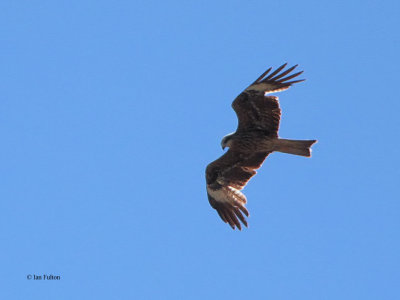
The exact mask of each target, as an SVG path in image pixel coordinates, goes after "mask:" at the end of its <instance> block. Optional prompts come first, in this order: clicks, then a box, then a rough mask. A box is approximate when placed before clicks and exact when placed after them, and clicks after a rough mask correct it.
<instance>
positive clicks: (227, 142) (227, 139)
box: [221, 133, 234, 150]
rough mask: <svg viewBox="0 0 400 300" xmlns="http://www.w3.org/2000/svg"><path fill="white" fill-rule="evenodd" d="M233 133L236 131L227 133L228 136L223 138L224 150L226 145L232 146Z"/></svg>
mask: <svg viewBox="0 0 400 300" xmlns="http://www.w3.org/2000/svg"><path fill="white" fill-rule="evenodd" d="M233 135H234V133H230V134H228V135H226V136H224V137H223V138H222V141H221V147H222V150H224V149H225V147H230V146H231V142H232V136H233Z"/></svg>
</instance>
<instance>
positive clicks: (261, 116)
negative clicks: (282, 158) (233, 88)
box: [232, 64, 304, 137]
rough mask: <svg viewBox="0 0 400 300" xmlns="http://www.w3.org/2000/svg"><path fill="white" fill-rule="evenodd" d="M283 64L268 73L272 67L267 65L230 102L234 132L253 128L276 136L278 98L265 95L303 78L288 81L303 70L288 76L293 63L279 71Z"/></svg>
mask: <svg viewBox="0 0 400 300" xmlns="http://www.w3.org/2000/svg"><path fill="white" fill-rule="evenodd" d="M286 65H287V64H283V65H282V66H280V67H279V68H278V69H276V70H275V71H273V72H272V73H271V74H269V72H270V71H271V69H272V68H269V69H268V70H267V71H265V72H264V73H263V74H261V76H260V77H258V78H257V79H256V81H254V82H253V83H252V84H251V85H250V86H249V87H248V88H247V89H245V90H244V91H243V92H242V93H241V94H240V95H239V96H237V97H236V99H235V100H234V101H233V103H232V108H233V109H234V111H235V112H236V115H237V117H238V128H237V130H236V132H245V131H254V130H257V131H262V132H263V133H264V135H265V136H270V137H277V136H278V130H279V121H280V118H281V109H280V107H279V102H278V97H275V96H265V94H268V93H273V92H280V91H284V90H287V89H288V88H289V87H290V86H291V85H292V84H294V83H296V82H301V81H304V79H301V80H293V81H288V80H290V79H292V78H294V77H297V76H299V75H300V74H301V73H303V72H302V71H301V72H297V73H294V74H292V75H289V73H290V72H292V71H293V70H294V69H295V68H296V67H297V65H295V66H293V67H291V68H289V69H287V70H285V71H283V72H281V71H282V70H283V69H284V68H285V67H286ZM279 72H281V73H279ZM268 74H269V75H268ZM267 75H268V76H267ZM286 75H288V76H286Z"/></svg>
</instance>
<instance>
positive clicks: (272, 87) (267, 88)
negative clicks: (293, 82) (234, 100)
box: [245, 82, 289, 95]
mask: <svg viewBox="0 0 400 300" xmlns="http://www.w3.org/2000/svg"><path fill="white" fill-rule="evenodd" d="M288 88H289V86H286V87H281V88H277V86H276V84H269V83H265V82H262V83H256V84H252V85H251V86H249V87H248V88H247V89H245V91H256V92H262V93H264V94H265V95H266V94H269V93H276V92H282V91H285V90H287V89H288Z"/></svg>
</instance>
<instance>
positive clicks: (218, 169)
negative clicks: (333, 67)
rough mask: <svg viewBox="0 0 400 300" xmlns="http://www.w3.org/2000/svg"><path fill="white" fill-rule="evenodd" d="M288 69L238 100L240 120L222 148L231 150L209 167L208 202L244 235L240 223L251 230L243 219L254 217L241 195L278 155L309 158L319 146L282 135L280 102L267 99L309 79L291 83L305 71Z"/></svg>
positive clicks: (261, 81)
mask: <svg viewBox="0 0 400 300" xmlns="http://www.w3.org/2000/svg"><path fill="white" fill-rule="evenodd" d="M286 65H287V64H284V65H282V66H280V67H279V68H278V69H276V70H275V71H273V72H272V73H270V74H269V72H270V71H271V69H272V68H269V69H268V70H267V71H265V72H264V73H263V74H262V75H261V76H260V77H258V78H257V80H256V81H254V82H253V83H252V84H251V85H250V86H249V87H248V88H246V89H245V90H244V91H243V92H242V93H241V94H240V95H239V96H237V97H236V99H235V100H234V101H233V103H232V108H233V109H234V111H235V112H236V115H237V117H238V127H237V129H236V132H234V133H231V134H228V135H226V136H225V137H224V138H223V139H222V141H221V146H222V149H225V147H229V150H228V151H227V152H226V153H225V154H224V155H222V156H221V157H220V158H218V159H217V160H215V161H213V162H212V163H210V164H209V165H208V166H207V168H206V182H207V196H208V200H209V202H210V204H211V206H212V207H213V208H214V209H216V210H217V212H218V214H219V216H220V217H221V219H222V220H223V221H224V222H225V223H228V224H229V225H230V226H231V227H232V229H235V227H237V228H238V229H239V230H241V229H242V226H241V223H240V221H241V222H242V223H243V224H244V225H245V226H246V227H247V221H246V219H245V217H244V216H243V214H244V215H246V216H247V217H248V216H249V212H248V211H247V209H246V207H245V204H246V202H247V200H246V196H245V195H244V194H243V193H242V192H241V190H242V189H243V188H244V187H245V185H246V184H247V182H248V181H249V180H250V178H251V177H253V176H254V175H255V174H256V171H255V170H256V169H258V168H260V167H261V165H262V163H263V162H264V160H265V158H266V157H267V156H268V155H269V154H270V153H272V152H274V151H278V152H283V153H289V154H295V155H301V156H306V157H310V156H311V149H310V147H311V145H312V144H314V143H315V142H316V140H288V139H281V138H279V136H278V129H279V121H280V117H281V110H280V108H279V102H278V97H276V96H266V94H269V93H274V92H281V91H284V90H287V89H288V88H289V87H290V86H291V85H293V84H294V83H297V82H301V81H304V80H305V79H301V80H293V81H289V80H290V79H293V78H295V77H297V76H298V75H300V74H301V73H303V72H297V73H295V74H290V73H291V72H292V71H293V70H294V69H295V68H296V67H297V65H295V66H293V67H291V68H289V69H287V70H285V71H283V70H284V68H285V67H286ZM281 71H282V72H281ZM239 220H240V221H239Z"/></svg>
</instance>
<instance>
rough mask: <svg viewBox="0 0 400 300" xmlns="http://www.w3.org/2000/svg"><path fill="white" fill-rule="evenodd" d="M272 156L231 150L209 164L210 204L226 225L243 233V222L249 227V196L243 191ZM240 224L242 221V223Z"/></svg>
mask: <svg viewBox="0 0 400 300" xmlns="http://www.w3.org/2000/svg"><path fill="white" fill-rule="evenodd" d="M268 154H270V152H264V153H254V154H243V153H237V152H233V151H232V150H228V151H227V152H226V153H225V154H224V155H222V156H221V157H220V158H218V159H217V160H215V161H214V162H212V163H210V164H209V165H208V166H207V169H206V181H207V195H208V200H209V202H210V204H211V206H212V207H213V208H215V209H216V210H217V212H218V214H219V216H220V217H221V219H222V220H223V221H224V222H225V223H229V225H230V226H231V227H232V228H233V229H235V227H237V228H238V229H239V230H241V229H242V226H241V223H240V221H241V222H242V223H243V224H244V225H245V226H246V227H247V221H246V219H245V217H244V216H243V214H245V215H246V216H247V217H248V216H249V212H248V211H247V209H246V207H245V204H246V202H247V200H246V196H245V195H244V194H243V193H242V192H241V191H240V190H242V189H243V188H244V187H245V185H246V184H247V182H248V181H249V180H250V178H251V177H253V176H254V175H255V174H256V173H257V172H256V171H255V170H256V169H258V168H260V167H261V165H262V163H263V162H264V160H265V158H266V157H267V156H268ZM239 220H240V221H239Z"/></svg>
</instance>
